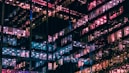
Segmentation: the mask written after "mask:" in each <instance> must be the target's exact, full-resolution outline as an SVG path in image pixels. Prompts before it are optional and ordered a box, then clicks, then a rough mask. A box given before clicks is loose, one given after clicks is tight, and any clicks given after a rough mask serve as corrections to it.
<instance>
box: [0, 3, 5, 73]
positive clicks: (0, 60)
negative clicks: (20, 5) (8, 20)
mask: <svg viewBox="0 0 129 73" xmlns="http://www.w3.org/2000/svg"><path fill="white" fill-rule="evenodd" d="M4 1H5V0H2V10H1V11H2V17H1V34H0V35H1V42H0V73H2V47H3V26H4V12H5V3H4Z"/></svg>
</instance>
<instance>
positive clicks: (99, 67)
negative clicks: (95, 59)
mask: <svg viewBox="0 0 129 73" xmlns="http://www.w3.org/2000/svg"><path fill="white" fill-rule="evenodd" d="M127 55H128V54H127V53H124V54H121V55H118V56H116V57H113V58H112V59H110V60H104V61H102V62H101V63H99V64H95V65H93V66H92V72H97V71H100V70H102V69H106V68H107V67H111V66H113V65H114V64H118V63H123V61H124V60H125V57H124V56H126V57H127ZM128 58H129V56H128ZM90 71H91V70H90V68H86V69H84V70H81V71H77V72H75V73H90Z"/></svg>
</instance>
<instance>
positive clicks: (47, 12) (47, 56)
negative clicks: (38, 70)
mask: <svg viewBox="0 0 129 73" xmlns="http://www.w3.org/2000/svg"><path fill="white" fill-rule="evenodd" d="M46 1H47V8H46V12H47V14H46V19H47V21H46V49H47V60H46V61H47V62H46V63H47V66H46V73H48V61H49V60H48V51H49V50H48V1H49V0H46Z"/></svg>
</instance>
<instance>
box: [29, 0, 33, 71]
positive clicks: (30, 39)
mask: <svg viewBox="0 0 129 73" xmlns="http://www.w3.org/2000/svg"><path fill="white" fill-rule="evenodd" d="M32 18H33V11H32V0H30V37H29V58H30V64H29V73H31V69H32V65H31V64H32V61H31V52H32V51H31V41H32Z"/></svg>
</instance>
